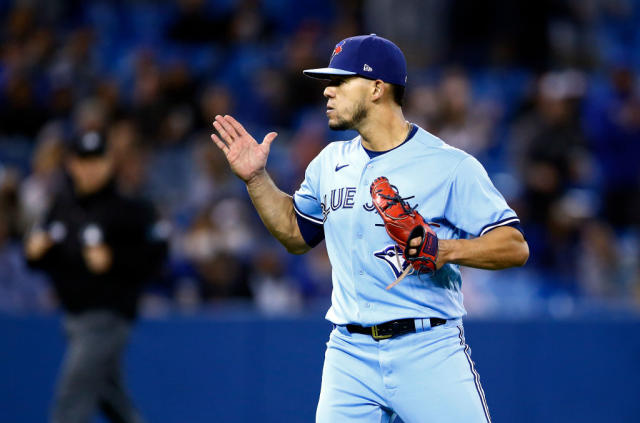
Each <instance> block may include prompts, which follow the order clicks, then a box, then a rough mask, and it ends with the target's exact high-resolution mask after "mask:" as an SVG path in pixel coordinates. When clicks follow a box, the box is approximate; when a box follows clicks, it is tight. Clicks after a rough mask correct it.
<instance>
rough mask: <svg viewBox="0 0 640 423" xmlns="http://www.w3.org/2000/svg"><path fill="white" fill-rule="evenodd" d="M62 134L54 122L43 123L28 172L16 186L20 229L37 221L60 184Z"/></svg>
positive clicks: (48, 206)
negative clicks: (45, 124)
mask: <svg viewBox="0 0 640 423" xmlns="http://www.w3.org/2000/svg"><path fill="white" fill-rule="evenodd" d="M63 155H64V133H63V130H62V127H61V126H60V125H56V124H50V125H48V126H45V127H44V128H43V129H42V131H41V132H40V134H39V136H38V141H37V144H36V148H35V150H34V152H33V156H32V158H31V174H30V175H29V176H27V177H26V178H25V179H24V180H23V181H22V184H21V186H20V212H21V217H20V218H21V222H20V223H21V227H22V232H24V230H26V229H29V228H30V227H31V226H32V225H33V224H35V223H36V222H40V221H41V220H42V219H43V218H44V215H45V213H46V211H47V210H49V208H50V207H51V205H52V201H53V196H54V195H55V194H56V193H57V192H58V191H59V189H60V187H61V185H62V183H63V179H64V176H63V171H62V167H63V166H62V159H63Z"/></svg>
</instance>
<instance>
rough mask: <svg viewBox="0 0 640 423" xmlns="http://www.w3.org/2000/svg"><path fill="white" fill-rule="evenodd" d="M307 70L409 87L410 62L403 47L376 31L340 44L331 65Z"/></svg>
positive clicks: (307, 72)
mask: <svg viewBox="0 0 640 423" xmlns="http://www.w3.org/2000/svg"><path fill="white" fill-rule="evenodd" d="M303 73H304V74H305V75H307V76H310V77H311V78H316V79H331V77H332V76H349V75H358V76H362V77H364V78H368V79H381V80H382V81H384V82H388V83H390V84H396V85H401V86H405V85H406V83H407V62H406V60H405V58H404V54H402V51H401V50H400V48H398V46H396V45H395V44H394V43H392V42H391V41H389V40H387V39H386V38H382V37H378V36H377V35H376V34H370V35H358V36H356V37H351V38H347V39H344V40H342V41H340V42H339V43H338V44H336V46H335V48H334V49H333V53H332V54H331V59H330V62H329V67H326V68H319V69H306V70H304V71H303Z"/></svg>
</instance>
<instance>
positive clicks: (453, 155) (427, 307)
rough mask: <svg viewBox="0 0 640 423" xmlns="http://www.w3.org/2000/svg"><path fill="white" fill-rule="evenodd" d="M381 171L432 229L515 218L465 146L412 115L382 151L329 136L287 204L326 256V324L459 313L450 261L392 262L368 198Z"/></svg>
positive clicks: (464, 234) (445, 234)
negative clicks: (414, 268) (427, 266)
mask: <svg viewBox="0 0 640 423" xmlns="http://www.w3.org/2000/svg"><path fill="white" fill-rule="evenodd" d="M379 176H386V177H387V178H388V179H389V181H390V182H391V183H392V184H393V185H394V186H396V187H397V189H398V191H399V193H400V195H401V196H402V197H405V198H406V197H409V198H410V200H409V202H410V203H411V206H414V205H415V206H416V207H417V210H418V212H420V214H421V215H422V216H423V217H424V218H425V220H427V221H429V222H436V223H438V224H439V225H438V226H437V227H434V231H435V232H436V234H437V235H438V237H439V238H441V239H454V238H468V237H473V236H480V235H483V234H485V233H486V232H488V231H490V230H492V229H494V228H496V227H499V226H503V225H510V226H516V227H518V228H519V219H518V217H517V215H516V213H515V212H514V211H513V210H512V209H511V208H510V207H509V206H508V205H507V203H506V201H505V200H504V198H503V197H502V195H501V194H500V193H499V192H498V190H497V189H496V188H495V187H494V186H493V184H492V182H491V180H490V178H489V176H488V175H487V173H486V171H485V170H484V168H483V167H482V165H481V164H480V163H479V162H478V161H477V160H476V159H475V158H473V157H472V156H470V155H469V154H467V153H465V152H463V151H461V150H459V149H456V148H454V147H451V146H449V145H447V144H446V143H444V142H443V141H442V140H440V139H439V138H437V137H435V136H434V135H432V134H430V133H428V132H426V131H425V130H423V129H422V128H419V127H417V126H415V125H413V127H412V130H411V131H410V134H409V136H408V137H407V140H406V141H405V142H404V143H402V144H401V145H399V146H398V147H396V148H394V149H392V150H389V151H387V152H384V153H383V154H379V153H374V152H370V151H367V150H365V149H364V147H363V146H362V144H361V142H360V137H356V138H354V139H352V140H350V141H341V142H333V143H331V144H329V145H328V146H327V147H326V148H325V149H324V150H323V151H322V152H321V153H320V154H319V155H318V156H317V157H316V158H314V159H313V160H312V161H311V163H310V164H309V166H308V167H307V170H306V173H305V179H304V181H303V182H302V184H301V186H300V188H299V189H298V190H297V191H296V192H295V194H294V196H293V199H294V208H295V211H296V214H297V218H298V224H299V226H300V230H301V233H302V235H303V237H304V239H305V241H306V242H307V243H308V244H309V245H311V246H315V245H316V244H317V243H319V242H320V241H321V240H322V238H323V237H324V238H325V239H326V245H327V252H328V254H329V259H330V260H331V265H332V269H333V270H332V282H333V292H332V302H331V308H330V309H329V311H328V313H327V319H328V320H330V321H331V322H333V323H335V324H339V325H342V324H347V323H357V324H361V325H374V324H378V323H382V322H386V321H389V320H394V319H402V318H429V317H440V318H444V319H455V318H459V317H462V316H463V315H464V314H465V310H464V306H463V298H462V292H461V284H462V281H461V277H460V272H459V269H458V266H457V265H454V264H446V265H444V266H443V267H442V268H441V269H440V270H438V271H437V272H436V273H435V274H434V275H432V276H428V275H415V274H414V275H410V276H408V277H407V278H406V279H405V280H404V281H403V282H402V283H401V284H399V285H397V286H396V287H394V288H393V289H391V290H389V291H387V290H385V287H386V286H387V285H388V284H389V283H390V282H392V281H393V280H395V278H396V277H397V276H398V275H399V274H400V273H401V272H402V270H403V268H404V267H405V263H404V261H403V259H402V257H401V256H402V252H401V250H399V249H398V248H397V247H396V246H395V243H394V242H393V241H392V240H391V238H390V237H389V236H388V235H387V233H386V231H385V228H384V226H383V225H382V224H381V223H382V219H381V218H380V216H378V215H377V213H376V211H375V209H374V208H373V206H372V204H371V196H370V193H369V187H370V185H371V182H372V181H373V180H374V179H375V178H377V177H379Z"/></svg>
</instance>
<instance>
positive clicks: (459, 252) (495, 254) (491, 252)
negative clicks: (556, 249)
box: [438, 226, 529, 270]
mask: <svg viewBox="0 0 640 423" xmlns="http://www.w3.org/2000/svg"><path fill="white" fill-rule="evenodd" d="M438 255H439V257H438V261H441V262H442V264H444V263H455V264H459V265H462V266H469V267H476V268H479V269H489V270H498V269H505V268H508V267H514V266H523V265H524V264H525V263H526V262H527V259H528V258H529V246H528V245H527V242H526V241H525V239H524V237H523V236H522V233H520V231H518V230H517V229H515V228H512V227H509V226H504V227H501V228H496V229H494V230H493V231H491V232H489V233H487V234H485V235H483V236H481V237H478V238H474V239H443V240H439V251H438Z"/></svg>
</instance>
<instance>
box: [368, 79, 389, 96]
mask: <svg viewBox="0 0 640 423" xmlns="http://www.w3.org/2000/svg"><path fill="white" fill-rule="evenodd" d="M372 82H373V84H372V85H371V99H372V100H373V101H378V100H380V99H381V98H382V97H383V96H384V93H385V91H386V87H385V85H384V82H383V81H382V80H380V79H376V80H375V81H372Z"/></svg>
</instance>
